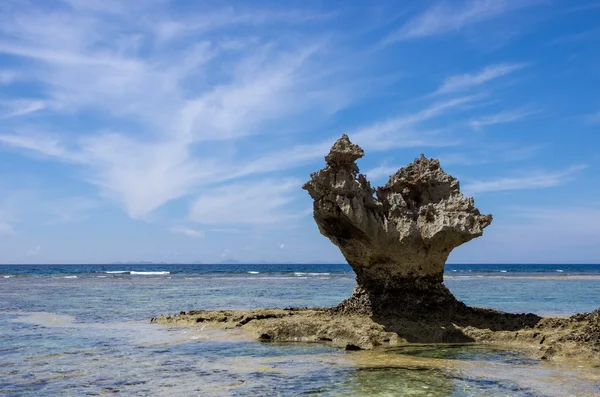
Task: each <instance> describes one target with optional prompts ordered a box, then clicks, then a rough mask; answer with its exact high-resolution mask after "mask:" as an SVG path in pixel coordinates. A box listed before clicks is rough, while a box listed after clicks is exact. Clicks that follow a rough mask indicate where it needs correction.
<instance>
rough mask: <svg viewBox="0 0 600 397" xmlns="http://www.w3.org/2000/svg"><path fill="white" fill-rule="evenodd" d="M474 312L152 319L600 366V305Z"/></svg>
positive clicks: (258, 334) (287, 312) (195, 314)
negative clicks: (491, 349)
mask: <svg viewBox="0 0 600 397" xmlns="http://www.w3.org/2000/svg"><path fill="white" fill-rule="evenodd" d="M469 309H470V311H471V315H470V316H468V315H463V316H461V317H460V318H455V319H453V320H449V319H443V318H439V317H429V318H426V317H421V318H400V317H396V318H387V319H374V318H372V317H371V316H368V315H365V314H348V313H342V312H339V311H336V310H335V309H326V308H324V309H297V308H290V309H256V310H199V311H188V312H181V313H179V314H178V315H163V316H159V317H154V318H152V319H151V322H152V323H158V324H165V325H169V326H184V327H194V326H199V325H202V326H204V327H206V326H209V327H218V328H222V329H236V330H237V329H242V330H244V331H246V332H247V333H248V335H249V336H250V337H252V338H255V339H259V340H262V341H265V342H322V343H331V344H334V345H337V346H340V347H344V348H346V349H348V350H370V349H377V348H378V347H392V346H404V345H407V344H411V343H419V344H422V343H484V344H493V345H499V346H503V347H506V348H517V349H523V350H525V351H527V352H528V353H529V354H530V355H532V356H534V357H537V358H541V359H558V360H564V359H567V360H578V361H582V362H587V363H588V364H591V365H600V310H597V311H595V312H592V313H587V314H577V315H574V316H571V317H567V318H557V317H539V316H536V315H534V314H510V313H503V312H499V311H495V310H490V309H479V308H469Z"/></svg>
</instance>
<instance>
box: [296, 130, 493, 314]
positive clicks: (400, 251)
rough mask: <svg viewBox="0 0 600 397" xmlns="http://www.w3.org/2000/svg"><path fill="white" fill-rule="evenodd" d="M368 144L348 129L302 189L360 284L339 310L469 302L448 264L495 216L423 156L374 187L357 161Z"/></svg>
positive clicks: (405, 310) (417, 310) (452, 306)
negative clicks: (454, 288) (447, 274)
mask: <svg viewBox="0 0 600 397" xmlns="http://www.w3.org/2000/svg"><path fill="white" fill-rule="evenodd" d="M363 155H364V152H363V150H362V149H361V148H360V147H359V146H357V145H355V144H353V143H352V142H350V139H349V138H348V136H347V135H343V136H342V137H341V138H340V139H339V140H338V141H337V142H335V144H334V145H333V147H332V148H331V151H330V153H329V154H328V155H327V156H326V157H325V160H326V162H327V165H326V166H325V168H323V169H322V170H320V171H318V172H316V173H313V174H312V175H311V180H310V181H308V182H307V183H306V184H305V185H304V186H303V188H304V189H305V190H307V191H308V193H309V194H310V196H311V197H312V198H313V200H314V219H315V221H316V222H317V225H318V226H319V230H320V232H321V233H322V234H323V235H324V236H326V237H327V238H329V239H330V240H331V242H333V243H334V244H335V245H336V246H338V247H339V248H340V250H341V252H342V254H343V255H344V257H345V258H346V260H347V261H348V263H349V264H350V266H351V267H352V269H354V272H355V273H356V281H357V284H358V285H357V287H356V289H355V291H354V294H353V295H352V297H350V298H349V299H348V300H346V301H344V302H343V303H342V304H340V306H338V310H340V311H343V312H346V311H350V312H362V313H366V314H376V315H389V314H406V315H418V314H428V315H429V314H430V313H431V312H432V311H434V312H440V313H442V312H445V313H448V314H451V313H450V312H456V311H457V310H461V309H464V308H466V306H464V305H463V304H462V303H460V302H458V301H457V300H456V299H455V298H454V296H453V295H452V294H451V293H450V292H449V291H448V290H447V289H446V287H445V286H444V285H443V274H444V264H445V263H446V259H447V258H448V255H449V254H450V252H451V251H452V250H453V249H454V248H456V247H458V246H459V245H461V244H463V243H466V242H467V241H470V240H472V239H473V238H475V237H478V236H481V235H482V233H483V229H484V228H485V227H486V226H488V225H489V224H490V223H491V221H492V216H491V215H481V214H480V212H479V210H478V209H477V208H475V206H474V201H473V199H472V198H466V197H464V196H463V195H462V194H461V193H460V188H459V183H458V181H457V180H456V178H454V177H452V176H450V175H448V174H447V173H445V172H444V171H443V170H442V169H441V167H440V163H439V161H437V160H434V159H427V158H425V157H424V156H423V155H421V158H418V159H415V161H414V162H413V163H412V164H409V165H408V166H406V167H404V168H401V169H400V170H398V172H396V174H394V175H392V176H391V177H390V179H389V181H388V183H387V184H386V185H385V186H382V187H379V188H377V189H373V188H372V187H371V185H370V183H369V181H368V180H367V178H366V176H365V175H363V174H359V169H358V166H357V165H356V163H355V161H356V160H357V159H359V158H361V157H363Z"/></svg>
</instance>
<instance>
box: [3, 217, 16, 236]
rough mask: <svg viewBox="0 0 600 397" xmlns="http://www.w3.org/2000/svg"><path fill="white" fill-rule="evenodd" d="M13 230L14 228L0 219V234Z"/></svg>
mask: <svg viewBox="0 0 600 397" xmlns="http://www.w3.org/2000/svg"><path fill="white" fill-rule="evenodd" d="M13 232H14V229H13V226H12V225H11V224H10V223H8V222H6V221H2V220H0V234H12V233H13Z"/></svg>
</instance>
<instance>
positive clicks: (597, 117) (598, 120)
mask: <svg viewBox="0 0 600 397" xmlns="http://www.w3.org/2000/svg"><path fill="white" fill-rule="evenodd" d="M585 119H586V120H587V122H588V123H592V124H600V110H599V111H597V112H596V113H593V114H590V115H587V116H586V117H585Z"/></svg>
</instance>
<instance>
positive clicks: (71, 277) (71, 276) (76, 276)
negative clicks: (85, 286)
mask: <svg viewBox="0 0 600 397" xmlns="http://www.w3.org/2000/svg"><path fill="white" fill-rule="evenodd" d="M63 278H77V276H64V277H63Z"/></svg>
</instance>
